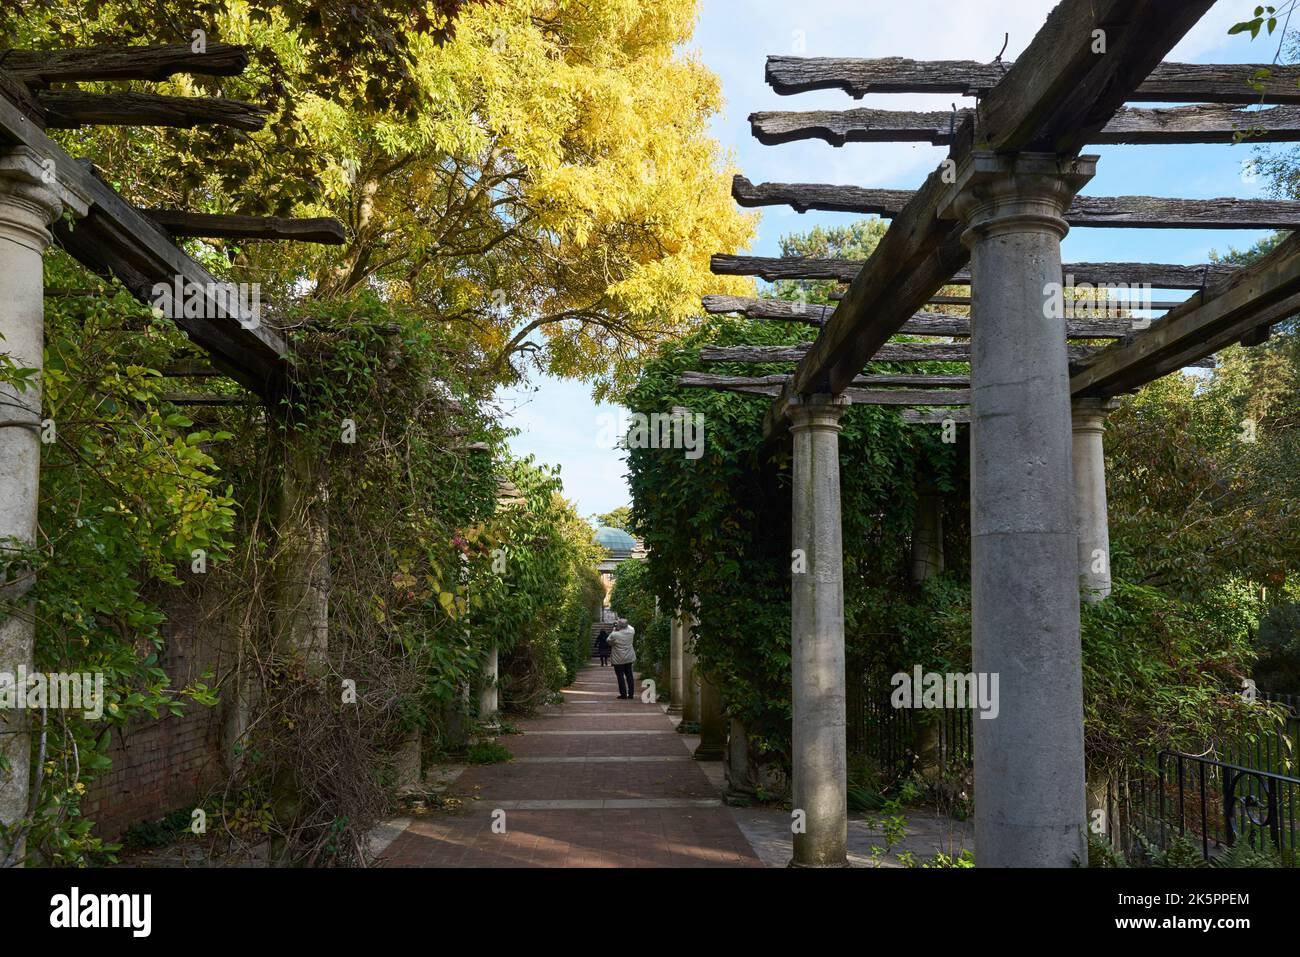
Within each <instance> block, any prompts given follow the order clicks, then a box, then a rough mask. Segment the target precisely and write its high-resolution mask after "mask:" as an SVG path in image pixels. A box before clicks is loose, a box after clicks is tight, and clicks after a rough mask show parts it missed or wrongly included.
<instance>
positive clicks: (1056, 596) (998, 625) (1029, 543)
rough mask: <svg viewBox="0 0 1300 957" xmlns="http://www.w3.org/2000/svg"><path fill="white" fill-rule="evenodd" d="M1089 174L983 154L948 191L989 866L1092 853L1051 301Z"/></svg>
mask: <svg viewBox="0 0 1300 957" xmlns="http://www.w3.org/2000/svg"><path fill="white" fill-rule="evenodd" d="M1094 170H1095V160H1094V159H1093V158H1089V157H1084V158H1081V159H1079V160H1060V159H1058V157H1056V156H1054V155H1047V154H1020V155H1018V156H1001V155H994V154H990V153H976V154H973V155H972V156H971V158H970V159H969V160H967V162H966V164H965V165H964V166H963V167H962V168H961V169H960V170H958V177H957V183H956V185H955V186H954V187H953V188H954V199H955V213H956V216H957V217H960V218H962V219H964V220H965V222H966V224H967V226H968V229H967V231H966V233H965V235H964V237H963V239H964V241H965V243H966V245H967V246H968V247H969V248H970V250H971V268H972V275H973V289H972V318H971V323H972V332H973V339H972V352H971V386H972V432H971V559H972V575H971V586H972V587H971V621H972V635H971V641H972V656H973V659H974V668H975V671H976V672H977V673H988V674H990V675H997V676H998V682H999V686H998V687H999V712H998V715H997V717H995V718H992V719H984V718H977V719H976V720H975V741H974V745H975V754H976V759H975V847H976V848H977V852H976V861H977V863H978V864H979V865H980V866H983V867H1069V866H1071V865H1072V864H1073V863H1075V862H1076V861H1085V862H1086V860H1087V856H1086V854H1087V849H1086V840H1085V804H1084V758H1083V687H1082V686H1083V680H1082V661H1081V654H1080V645H1079V590H1078V576H1077V562H1078V558H1077V542H1076V534H1075V529H1074V494H1073V488H1072V469H1071V448H1070V444H1071V443H1070V428H1069V426H1070V388H1069V372H1068V360H1067V355H1066V342H1065V319H1064V315H1063V310H1062V309H1059V308H1052V303H1051V302H1050V299H1051V297H1052V296H1053V293H1054V291H1055V292H1056V293H1057V294H1059V292H1060V283H1061V239H1062V238H1063V237H1064V236H1065V234H1066V232H1067V231H1068V227H1067V225H1066V222H1065V219H1064V218H1063V216H1064V212H1065V210H1066V208H1067V207H1068V206H1069V204H1070V202H1071V200H1072V198H1073V196H1074V194H1075V193H1076V192H1077V191H1078V190H1079V189H1080V188H1081V187H1082V186H1083V184H1084V183H1086V182H1087V181H1088V180H1089V179H1090V178H1091V176H1092V173H1093V172H1094ZM1060 301H1061V297H1059V296H1058V299H1057V303H1058V304H1059V303H1060Z"/></svg>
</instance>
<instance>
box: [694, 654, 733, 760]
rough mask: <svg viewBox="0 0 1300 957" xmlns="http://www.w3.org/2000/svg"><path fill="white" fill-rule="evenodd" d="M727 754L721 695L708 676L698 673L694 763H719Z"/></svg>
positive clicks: (725, 725)
mask: <svg viewBox="0 0 1300 957" xmlns="http://www.w3.org/2000/svg"><path fill="white" fill-rule="evenodd" d="M726 753H727V719H726V717H725V716H724V715H723V714H722V695H721V694H719V693H718V689H717V686H716V685H714V683H713V682H712V681H710V680H709V677H708V675H706V674H704V673H703V672H701V673H700V744H699V747H697V748H696V749H695V760H696V761H721V760H722V759H723V758H724V757H726Z"/></svg>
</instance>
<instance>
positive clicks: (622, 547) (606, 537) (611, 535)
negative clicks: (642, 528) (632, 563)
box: [596, 525, 636, 558]
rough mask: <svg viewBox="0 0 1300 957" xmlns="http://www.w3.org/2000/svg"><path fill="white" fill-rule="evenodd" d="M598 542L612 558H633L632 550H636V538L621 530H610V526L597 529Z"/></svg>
mask: <svg viewBox="0 0 1300 957" xmlns="http://www.w3.org/2000/svg"><path fill="white" fill-rule="evenodd" d="M596 541H597V542H599V543H600V545H601V547H602V548H604V549H605V551H607V552H609V557H610V558H631V557H632V549H634V548H636V539H635V538H633V537H632V536H631V535H629V534H628V533H627V532H625V531H623V530H622V529H621V528H610V527H609V526H608V525H602V526H601V527H600V528H598V529H596Z"/></svg>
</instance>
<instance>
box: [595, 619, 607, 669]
mask: <svg viewBox="0 0 1300 957" xmlns="http://www.w3.org/2000/svg"><path fill="white" fill-rule="evenodd" d="M596 654H598V655H600V666H601V667H602V668H604V667H605V666H606V665H608V664H609V632H608V631H606V630H605V629H604V628H602V629H600V634H599V635H597V636H596Z"/></svg>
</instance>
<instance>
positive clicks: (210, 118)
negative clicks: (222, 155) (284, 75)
mask: <svg viewBox="0 0 1300 957" xmlns="http://www.w3.org/2000/svg"><path fill="white" fill-rule="evenodd" d="M36 99H37V101H38V102H39V103H40V104H41V106H42V107H43V108H44V109H45V114H46V124H47V126H48V127H49V128H50V129H63V130H67V129H75V128H76V127H79V126H94V125H102V126H180V127H191V126H202V125H205V124H215V125H219V126H232V127H234V128H235V129H240V130H260V129H261V128H262V127H263V126H265V125H266V117H267V116H268V115H269V114H270V112H271V111H270V110H268V109H267V108H266V107H264V106H258V105H257V104H256V103H244V102H242V101H241V100H225V99H221V98H220V97H210V96H162V95H161V94H158V93H82V92H80V91H68V92H64V91H60V92H57V93H38V94H37V96H36Z"/></svg>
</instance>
